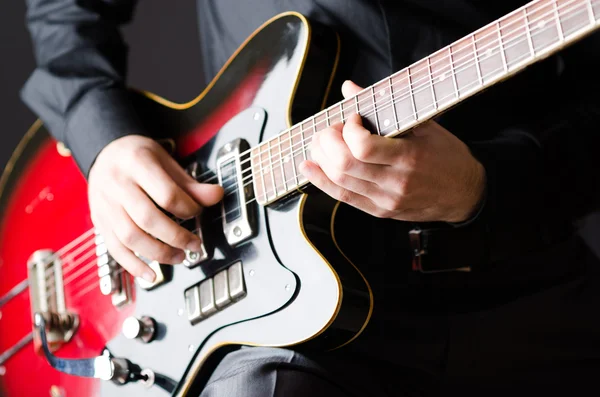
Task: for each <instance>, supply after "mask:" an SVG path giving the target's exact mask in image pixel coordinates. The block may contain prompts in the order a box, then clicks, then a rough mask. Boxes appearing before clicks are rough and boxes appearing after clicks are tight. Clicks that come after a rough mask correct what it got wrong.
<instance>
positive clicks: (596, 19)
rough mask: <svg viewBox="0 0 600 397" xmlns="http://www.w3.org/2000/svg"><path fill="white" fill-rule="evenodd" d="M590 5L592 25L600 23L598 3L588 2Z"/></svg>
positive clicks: (595, 1)
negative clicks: (592, 18) (592, 17)
mask: <svg viewBox="0 0 600 397" xmlns="http://www.w3.org/2000/svg"><path fill="white" fill-rule="evenodd" d="M588 1H590V2H591V3H592V13H593V14H594V23H597V22H600V1H597V0H588Z"/></svg>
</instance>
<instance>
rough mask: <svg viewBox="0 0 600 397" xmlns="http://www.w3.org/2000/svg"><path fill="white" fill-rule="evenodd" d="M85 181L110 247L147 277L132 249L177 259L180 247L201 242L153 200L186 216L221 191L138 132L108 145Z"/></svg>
mask: <svg viewBox="0 0 600 397" xmlns="http://www.w3.org/2000/svg"><path fill="white" fill-rule="evenodd" d="M88 182H89V184H88V185H89V186H88V195H89V200H90V211H91V215H92V221H93V223H94V226H95V227H96V228H97V229H98V230H99V232H100V234H102V236H103V237H104V240H105V243H106V246H107V248H108V251H109V252H110V253H111V255H112V256H113V258H115V260H116V261H117V262H118V263H119V264H120V265H121V266H123V267H124V268H125V269H126V270H127V271H128V272H129V273H131V274H133V275H134V276H138V277H143V278H144V279H146V280H148V281H152V280H154V277H155V274H154V272H153V271H152V269H150V267H148V266H147V265H146V264H145V263H144V262H143V261H141V260H140V259H139V258H138V257H137V256H136V255H135V254H134V252H137V253H139V254H140V255H143V256H144V257H147V258H152V259H154V260H157V261H159V262H160V263H165V264H177V263H181V262H183V260H184V258H185V254H184V252H183V249H189V250H191V251H199V250H200V243H201V242H200V239H199V238H198V236H197V235H195V234H194V233H192V232H190V231H188V230H186V229H184V228H183V227H182V226H179V225H178V224H177V222H176V221H174V220H172V219H171V218H170V217H169V216H167V215H165V213H164V212H162V211H161V210H160V209H159V208H157V206H156V205H155V204H154V203H156V204H157V205H159V206H160V207H161V208H164V209H165V210H166V211H167V212H169V213H171V214H173V215H175V216H176V217H178V218H181V219H188V218H191V217H193V216H195V215H198V214H199V213H200V211H201V209H202V206H210V205H213V204H216V203H217V202H219V201H220V200H221V198H222V196H223V189H222V188H221V187H220V186H218V185H209V184H201V183H198V182H196V181H195V180H194V179H193V178H192V177H190V176H189V175H188V174H187V173H186V172H185V171H184V170H183V169H182V168H181V167H180V166H179V164H177V162H176V161H175V160H174V159H173V158H172V157H171V156H170V155H169V154H168V153H167V152H166V151H165V150H164V149H163V147H162V146H160V144H158V143H157V142H155V141H154V140H152V139H150V138H147V137H143V136H139V135H129V136H125V137H123V138H119V139H117V140H115V141H114V142H111V143H110V144H109V145H108V146H106V147H105V148H104V149H103V150H102V151H101V152H100V154H99V155H98V157H97V159H96V162H95V163H94V165H93V167H92V169H91V170H90V175H89V181H88ZM153 201H154V202H153Z"/></svg>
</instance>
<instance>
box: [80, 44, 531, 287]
mask: <svg viewBox="0 0 600 397" xmlns="http://www.w3.org/2000/svg"><path fill="white" fill-rule="evenodd" d="M528 56H530V55H529V54H523V55H521V56H520V57H519V58H517V59H516V60H519V59H520V58H522V57H528ZM503 68H504V67H503V66H502V67H501V68H497V69H494V70H492V71H491V72H489V73H488V74H486V75H485V76H483V77H489V76H491V75H493V74H494V73H496V72H497V71H499V70H502V69H503ZM478 83H479V82H478V81H474V82H472V83H470V84H469V85H473V84H478ZM469 85H467V86H465V88H466V87H468V86H469ZM454 95H455V93H453V94H450V95H447V96H446V97H443V98H442V99H444V98H448V97H450V96H454ZM431 106H435V105H434V104H432V105H429V106H428V107H431ZM290 181H293V179H292V180H290ZM254 200H255V199H253V200H249V201H248V204H249V203H251V202H253V201H254ZM238 209H239V207H238V208H236V209H234V210H233V211H237V210H238ZM230 212H232V211H230ZM230 212H228V213H230ZM228 213H225V215H227V214H228ZM222 217H223V216H219V217H216V218H214V219H213V221H217V220H219V219H222ZM196 231H198V229H197V230H194V232H196ZM92 265H95V264H94V263H93V262H92V263H91V264H90V267H91V266H92ZM122 269H123V268H120V270H122ZM116 274H119V273H116ZM92 275H93V274H88V275H87V276H86V280H87V279H89V278H90V276H92ZM97 282H98V281H97V280H94V281H93V283H92V284H90V285H88V286H86V287H84V288H85V289H86V290H87V289H89V288H90V287H93V286H95V285H97V284H96V283H97ZM80 284H82V285H85V282H83V283H80Z"/></svg>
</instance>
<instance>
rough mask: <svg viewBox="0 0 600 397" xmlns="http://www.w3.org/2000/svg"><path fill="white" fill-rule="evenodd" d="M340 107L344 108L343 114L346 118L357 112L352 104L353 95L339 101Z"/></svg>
mask: <svg viewBox="0 0 600 397" xmlns="http://www.w3.org/2000/svg"><path fill="white" fill-rule="evenodd" d="M341 106H342V109H343V110H344V115H345V116H346V120H347V119H348V117H350V115H351V114H357V113H358V112H357V111H356V106H355V105H354V97H352V98H349V99H346V100H343V101H342V102H341Z"/></svg>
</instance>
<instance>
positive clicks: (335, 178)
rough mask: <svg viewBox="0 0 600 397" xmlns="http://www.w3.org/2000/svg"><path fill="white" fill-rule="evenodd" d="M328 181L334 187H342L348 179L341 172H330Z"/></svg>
mask: <svg viewBox="0 0 600 397" xmlns="http://www.w3.org/2000/svg"><path fill="white" fill-rule="evenodd" d="M329 179H331V181H332V182H333V183H335V184H336V185H344V184H345V183H346V181H347V179H348V178H347V176H346V174H344V173H342V172H336V171H333V172H330V175H329Z"/></svg>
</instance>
